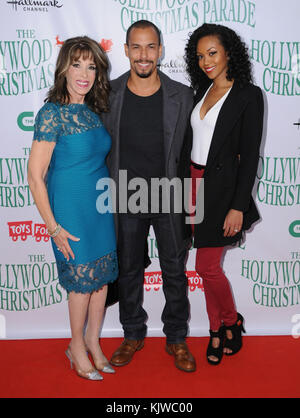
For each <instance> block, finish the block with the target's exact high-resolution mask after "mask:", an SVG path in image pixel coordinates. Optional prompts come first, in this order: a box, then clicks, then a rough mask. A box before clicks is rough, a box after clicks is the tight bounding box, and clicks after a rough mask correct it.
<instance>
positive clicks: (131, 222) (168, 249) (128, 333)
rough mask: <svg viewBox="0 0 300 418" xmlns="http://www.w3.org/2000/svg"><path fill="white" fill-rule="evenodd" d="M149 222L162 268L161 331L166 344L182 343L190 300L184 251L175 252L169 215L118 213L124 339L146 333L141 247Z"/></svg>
mask: <svg viewBox="0 0 300 418" xmlns="http://www.w3.org/2000/svg"><path fill="white" fill-rule="evenodd" d="M150 225H152V226H153V229H154V232H155V236H156V241H157V247H158V254H159V261H160V266H161V270H162V279H163V291H164V295H165V298H166V303H165V307H164V310H163V313H162V317H161V319H162V321H163V324H164V327H163V331H164V333H165V335H166V336H167V342H168V343H173V344H174V343H179V342H183V341H184V339H185V337H186V335H187V328H188V327H187V321H188V317H189V301H188V297H187V278H186V275H185V272H184V267H185V265H184V263H185V257H186V252H187V250H186V249H185V248H182V250H181V251H180V253H179V254H178V253H177V252H176V245H175V243H174V241H173V235H172V230H171V225H170V217H169V216H168V215H161V216H156V217H152V218H142V217H133V216H128V215H126V214H122V215H119V235H118V250H119V265H120V276H119V296H120V302H119V309H120V321H121V324H122V326H123V329H124V336H125V338H129V339H136V340H140V339H143V338H144V337H145V336H146V331H147V327H146V324H145V322H146V320H147V313H146V311H145V310H144V309H143V306H142V304H143V293H144V292H143V291H144V250H145V244H146V241H147V237H148V233H149V228H150Z"/></svg>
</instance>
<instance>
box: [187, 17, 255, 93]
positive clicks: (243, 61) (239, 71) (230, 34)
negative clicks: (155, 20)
mask: <svg viewBox="0 0 300 418" xmlns="http://www.w3.org/2000/svg"><path fill="white" fill-rule="evenodd" d="M204 36H217V37H218V39H219V41H220V43H221V44H222V46H223V48H224V49H225V51H226V53H227V54H228V57H229V60H228V71H227V80H237V81H239V83H240V84H241V85H246V84H248V83H249V82H252V69H251V62H250V58H249V55H248V48H247V46H246V44H245V43H244V42H243V41H242V40H241V38H240V37H239V35H237V34H236V33H235V32H234V31H233V30H232V29H230V28H228V27H226V26H223V25H215V24H209V23H204V24H203V25H202V26H200V27H199V28H197V29H196V30H195V31H194V32H193V33H192V34H191V35H190V38H189V40H188V43H187V45H186V47H185V57H184V58H185V62H186V64H187V66H186V71H187V73H188V76H189V79H190V82H191V86H192V88H193V89H194V90H196V91H197V90H198V88H199V87H200V86H201V87H202V86H203V85H208V84H210V83H211V81H210V79H209V78H208V77H207V76H206V74H205V73H204V72H203V71H202V70H201V69H200V67H199V62H198V57H197V44H198V41H199V39H201V38H203V37H204Z"/></svg>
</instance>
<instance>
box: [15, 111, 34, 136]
mask: <svg viewBox="0 0 300 418" xmlns="http://www.w3.org/2000/svg"><path fill="white" fill-rule="evenodd" d="M17 123H18V126H19V128H20V129H22V131H33V130H34V113H33V112H22V113H20V114H19V116H18V119H17Z"/></svg>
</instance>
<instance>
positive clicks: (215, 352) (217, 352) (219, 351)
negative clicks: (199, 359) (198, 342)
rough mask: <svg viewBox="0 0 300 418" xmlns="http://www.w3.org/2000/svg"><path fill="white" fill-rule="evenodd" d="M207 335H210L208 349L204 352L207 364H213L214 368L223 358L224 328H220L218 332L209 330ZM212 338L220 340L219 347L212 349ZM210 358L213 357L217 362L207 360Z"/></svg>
mask: <svg viewBox="0 0 300 418" xmlns="http://www.w3.org/2000/svg"><path fill="white" fill-rule="evenodd" d="M209 334H210V339H209V343H208V347H207V350H206V357H207V361H208V362H209V364H213V365H214V366H216V365H217V364H220V363H221V360H222V357H223V343H224V336H225V328H224V326H221V327H220V328H219V330H218V331H212V330H211V329H210V330H209ZM213 338H219V340H220V343H219V347H217V348H215V347H213V345H212V341H213ZM210 356H214V357H216V358H217V359H218V360H215V361H214V360H211V359H210V358H209V357H210Z"/></svg>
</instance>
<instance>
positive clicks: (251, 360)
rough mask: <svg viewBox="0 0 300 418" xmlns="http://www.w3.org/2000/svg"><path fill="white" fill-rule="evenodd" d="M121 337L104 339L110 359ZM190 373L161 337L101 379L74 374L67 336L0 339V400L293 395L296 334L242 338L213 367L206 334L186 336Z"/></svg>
mask: <svg viewBox="0 0 300 418" xmlns="http://www.w3.org/2000/svg"><path fill="white" fill-rule="evenodd" d="M121 341H122V339H121V338H103V339H102V348H103V350H104V352H105V353H106V355H107V356H108V357H109V356H110V355H111V353H112V352H113V351H114V350H115V349H116V348H117V347H118V345H119V344H120V343H121ZM187 342H188V344H189V347H190V350H191V351H192V353H193V354H194V356H195V358H196V361H197V371H196V372H195V373H185V372H181V371H180V370H177V369H176V368H175V367H174V365H173V357H171V356H169V355H168V354H167V353H166V352H165V350H164V344H165V340H164V339H163V338H147V339H146V342H145V347H144V348H143V349H142V350H141V351H139V352H137V353H136V354H135V357H134V359H133V361H132V362H131V363H130V364H129V365H127V366H124V367H120V368H116V371H117V373H116V374H114V375H108V374H104V380H103V381H101V382H89V381H87V380H85V379H82V378H80V377H78V376H77V375H76V374H75V372H74V371H72V370H71V369H70V367H69V362H68V360H67V358H66V357H65V354H64V350H65V349H66V347H67V344H68V340H64V339H50V340H16V341H5V340H2V341H0V353H1V354H0V397H1V398H41V397H43V398H45V397H46V398H63V397H68V398H75V397H78V398H85V397H91V398H96V397H97V398H213V397H217V398H227V397H228V398H244V397H246V398H298V397H300V362H299V353H300V351H299V349H300V339H294V338H293V337H291V336H272V337H270V336H269V337H244V348H243V349H242V350H241V351H240V352H239V353H238V354H237V355H235V356H233V357H224V358H223V361H222V363H221V364H220V365H219V366H210V365H209V364H208V363H207V362H206V359H205V352H206V344H207V342H208V338H207V337H202V338H195V337H190V338H188V339H187Z"/></svg>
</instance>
